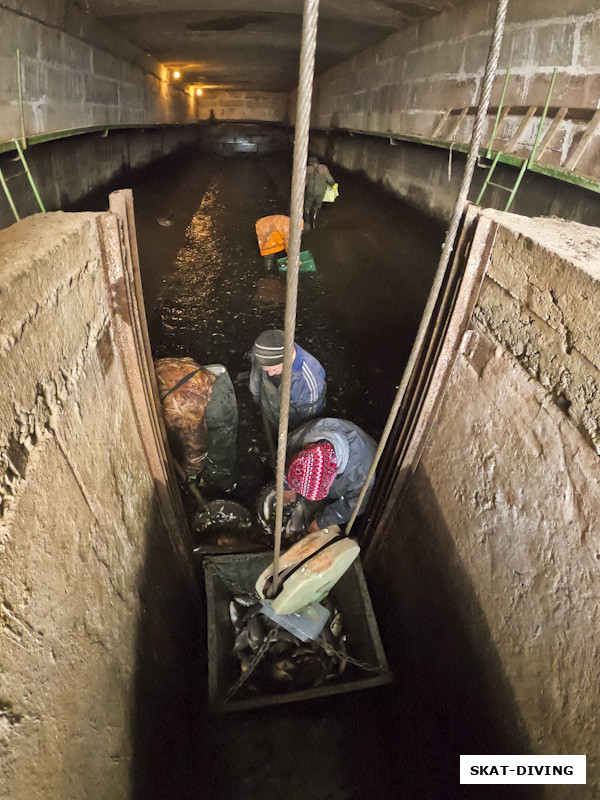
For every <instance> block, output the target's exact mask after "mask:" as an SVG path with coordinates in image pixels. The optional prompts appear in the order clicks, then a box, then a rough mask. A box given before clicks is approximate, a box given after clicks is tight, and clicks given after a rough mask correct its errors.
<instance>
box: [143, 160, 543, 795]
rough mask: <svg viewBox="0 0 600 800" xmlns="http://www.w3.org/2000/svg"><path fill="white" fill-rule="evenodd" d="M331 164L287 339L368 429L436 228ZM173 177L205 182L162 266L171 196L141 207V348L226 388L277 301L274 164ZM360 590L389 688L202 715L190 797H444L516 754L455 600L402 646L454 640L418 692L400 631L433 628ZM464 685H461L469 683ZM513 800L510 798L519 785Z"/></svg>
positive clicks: (413, 320)
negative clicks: (180, 360)
mask: <svg viewBox="0 0 600 800" xmlns="http://www.w3.org/2000/svg"><path fill="white" fill-rule="evenodd" d="M200 162H201V166H200ZM332 170H333V171H334V173H335V175H336V178H337V179H338V180H339V183H340V190H341V195H340V198H339V199H338V200H337V201H336V202H335V203H334V204H333V205H332V206H331V207H328V208H325V209H324V210H323V211H322V213H321V217H320V219H319V224H318V228H317V230H316V231H315V232H311V233H308V234H305V235H303V239H302V247H308V248H310V250H311V252H312V253H313V254H314V256H315V261H316V263H317V273H316V275H303V276H301V281H300V298H299V315H298V329H297V331H298V332H297V335H296V338H297V340H298V341H299V342H300V343H301V344H302V345H304V346H306V347H307V348H308V349H309V350H310V351H311V352H313V353H315V354H316V355H317V356H318V357H319V358H320V360H321V361H322V363H323V364H325V365H326V368H327V372H328V378H329V381H330V387H331V388H330V390H329V392H328V411H327V413H328V414H332V415H334V416H336V415H340V416H346V417H347V418H349V419H352V420H355V421H357V422H358V423H359V424H360V425H362V426H363V427H365V429H367V430H369V431H370V432H372V433H373V435H374V436H378V435H379V433H380V431H381V428H382V426H383V423H384V421H385V417H386V415H387V412H388V408H389V404H390V403H391V400H392V398H393V395H394V391H395V385H396V384H397V382H398V380H399V377H400V375H401V370H402V368H403V364H404V362H405V359H406V357H407V353H408V350H409V348H410V346H411V344H412V336H414V331H415V330H416V327H417V325H418V322H419V318H420V313H421V309H422V306H423V304H424V300H425V296H426V293H427V290H428V283H429V281H430V280H431V276H432V273H433V269H434V267H435V264H436V259H437V254H438V252H439V245H440V242H441V238H442V233H443V232H442V231H441V230H440V228H439V227H438V226H437V225H436V224H435V223H434V222H433V221H432V220H430V219H428V218H427V217H425V216H424V215H422V214H416V213H415V212H414V211H413V210H412V209H410V208H409V207H407V206H404V205H403V204H402V203H400V202H398V201H397V200H395V199H392V198H390V197H389V196H387V195H386V193H383V192H381V191H380V190H378V189H377V188H376V187H374V186H372V185H370V184H369V183H368V182H367V181H365V179H364V178H361V177H359V176H356V175H352V174H351V173H348V172H345V171H335V167H333V166H332ZM188 173H193V174H202V181H201V184H199V191H198V193H197V197H198V203H197V209H196V210H195V212H194V213H193V215H192V218H191V221H190V225H189V228H188V230H187V232H186V236H185V240H182V245H183V246H182V247H181V249H180V250H179V252H178V255H177V258H176V259H175V263H174V266H173V269H172V271H169V270H166V271H165V270H164V264H160V263H158V264H157V263H155V262H156V259H155V258H154V257H153V254H154V253H156V252H160V250H161V248H160V239H161V236H164V235H165V233H166V235H169V228H168V227H167V229H166V231H165V228H164V227H163V226H161V225H160V224H159V223H158V221H157V219H158V216H159V215H160V217H161V218H165V217H166V218H168V217H169V215H170V214H173V213H174V214H177V209H178V199H179V198H178V192H177V190H176V189H175V188H174V187H172V186H171V187H169V189H168V195H169V203H167V204H165V205H164V206H162V207H160V209H159V208H158V207H157V206H156V205H155V204H153V206H152V211H153V213H152V214H147V213H146V212H145V211H144V212H143V213H142V215H140V214H138V219H137V225H138V237H139V240H140V252H141V257H142V265H143V269H144V271H145V272H144V280H145V282H146V283H148V284H149V285H152V286H154V285H155V275H154V274H153V270H155V269H158V270H160V269H162V270H163V281H164V288H163V289H162V290H161V291H160V293H159V295H158V297H157V299H156V302H155V304H154V309H153V312H152V315H151V324H150V332H151V340H152V346H153V350H154V354H155V355H156V356H157V357H163V356H167V355H173V354H176V355H191V356H192V357H194V358H195V359H196V360H198V361H199V363H213V362H221V363H224V364H225V365H227V367H228V369H229V370H230V372H231V374H232V377H235V376H236V375H237V374H238V373H242V372H245V371H247V369H248V362H247V360H246V359H245V355H246V353H247V351H248V350H249V348H250V346H251V344H252V342H253V340H254V338H255V336H256V335H257V334H258V333H259V332H260V331H261V330H263V329H264V328H265V327H270V326H276V325H280V324H281V321H282V317H283V307H282V304H281V294H279V302H278V303H271V302H269V298H267V302H261V301H260V299H257V291H259V290H260V288H261V286H262V285H264V284H263V282H264V281H265V280H267V281H273V275H272V274H268V273H265V272H264V268H263V265H262V262H261V260H260V256H259V253H258V249H257V245H256V239H255V235H254V221H255V219H256V218H258V217H260V216H263V215H266V214H269V213H277V212H280V211H281V210H282V205H283V204H285V203H286V202H287V197H288V196H289V195H288V193H289V180H290V170H289V162H288V161H287V160H286V159H284V158H281V157H264V158H252V159H246V158H244V159H214V158H212V157H206V156H199V157H198V161H197V162H193V161H192V162H188ZM181 186H182V189H181V191H182V192H188V191H189V188H190V186H189V178H182V183H181ZM151 187H152V188H151ZM200 188H201V191H200ZM145 193H149V194H153V195H154V196H156V189H155V184H154V185H153V184H152V179H151V178H150V179H149V180H148V182H147V183H145V184H142V185H140V186H138V187H136V188H135V194H136V197H138V198H139V200H138V208H139V207H140V206H142V208H144V207H145ZM185 202H188V203H189V197H186V198H185ZM275 279H276V280H279V281H281V278H277V277H276V278H275ZM270 299H271V300H272V299H273V298H272V297H271V298H270ZM275 299H277V297H275ZM246 380H247V379H245V378H242V379H240V380H239V381H238V382H237V383H236V393H237V397H238V404H239V407H240V418H241V420H242V421H241V425H240V434H239V447H238V451H239V464H240V479H241V483H240V488H239V489H238V493H237V495H236V496H237V498H238V499H240V500H241V501H243V502H245V503H247V504H248V505H251V504H252V501H253V498H254V497H255V495H256V491H257V489H258V488H259V487H260V485H261V484H262V482H263V481H264V480H266V479H268V477H269V475H268V470H267V469H266V468H265V465H264V461H262V460H261V459H260V455H261V454H264V453H265V450H266V447H265V442H264V436H263V433H262V430H261V426H260V419H259V416H258V414H257V410H256V408H255V407H254V406H253V404H252V402H251V400H250V396H249V392H248V389H247V385H246ZM414 566H415V569H418V570H422V569H425V571H429V570H431V569H432V567H431V566H425V567H424V566H423V565H422V564H415V565H414ZM438 580H439V578H438ZM433 585H435V579H434V581H433ZM433 585H432V587H431V588H433ZM374 589H375V596H377V598H378V611H379V613H380V614H382V615H383V616H384V617H386V620H387V622H386V626H385V627H386V630H387V636H388V639H387V641H386V645H387V646H388V648H389V650H390V653H391V654H392V658H393V667H394V668H395V669H396V670H397V675H398V677H397V681H398V682H397V684H396V686H395V687H394V688H393V689H389V690H378V691H375V692H363V693H358V694H357V695H355V696H348V697H338V698H335V699H332V700H331V701H320V702H312V703H309V704H306V705H302V706H300V707H299V706H297V705H296V706H291V707H285V706H284V707H280V708H279V709H277V710H276V711H273V710H263V711H258V712H254V713H246V714H244V715H238V716H230V717H228V718H222V719H218V718H217V719H208V718H206V717H205V716H204V715H202V714H201V713H200V716H199V717H198V721H197V725H198V728H197V731H196V735H197V737H198V738H197V741H196V746H197V747H198V754H197V756H196V758H195V759H194V761H195V766H194V767H193V768H190V770H189V772H187V773H184V774H182V775H180V776H179V779H180V781H181V785H180V788H181V787H185V788H184V789H183V790H184V791H188V790H190V791H191V788H190V787H192V786H194V785H195V782H196V780H197V776H198V774H199V773H200V774H201V775H202V778H203V781H205V782H206V786H207V787H209V788H208V790H207V791H208V796H211V797H212V796H215V797H217V796H219V797H220V796H224V797H231V798H239V799H240V800H242V799H243V800H249V799H250V798H271V797H273V798H274V797H279V796H281V793H282V792H283V793H285V792H293V793H295V794H296V795H297V796H298V797H308V796H310V797H316V798H323V800H324V799H325V798H328V797H348V798H357V800H358V798H363V797H367V796H371V795H372V792H373V787H374V785H375V786H376V787H377V797H381V798H388V797H389V798H390V800H391V798H397V797H404V796H406V797H414V796H417V797H419V796H422V797H434V798H437V797H439V798H442V797H443V798H448V797H452V796H454V795H453V794H452V793H449V790H448V780H447V778H446V777H445V776H446V775H447V773H451V772H452V771H453V770H454V769H455V766H456V765H455V764H454V759H455V754H456V752H457V751H458V750H461V752H462V751H465V752H466V751H469V750H473V749H475V748H478V747H482V746H483V747H484V749H485V748H486V747H487V748H488V749H490V751H493V750H494V749H498V748H500V749H504V750H508V749H513V750H519V746H521V749H522V748H523V747H526V745H525V744H523V740H522V739H520V738H519V737H521V736H522V735H523V734H522V728H521V725H520V723H519V724H518V725H516V726H515V727H514V730H518V731H519V736H518V737H517V736H514V737H513V733H514V730H513V731H511V721H513V720H514V719H518V712H517V710H516V709H514V708H512V707H507V709H506V710H505V715H504V718H502V719H501V718H500V717H498V716H497V710H496V709H495V707H494V704H493V703H490V701H489V697H488V696H487V695H488V693H491V692H492V691H493V689H492V687H491V685H489V684H487V683H486V680H485V678H484V677H483V675H480V665H479V664H478V654H477V653H475V652H473V651H472V650H471V649H470V647H469V645H468V642H467V641H465V640H458V642H457V641H456V640H455V639H453V638H452V637H453V636H454V635H455V633H456V625H457V623H456V621H455V620H454V619H452V613H453V612H452V611H451V608H452V604H453V603H454V602H455V601H454V599H453V598H451V597H450V596H448V597H447V603H448V604H449V605H448V609H447V610H445V611H444V612H443V613H442V614H441V615H440V618H439V619H438V620H437V622H436V623H435V626H434V627H433V628H432V630H431V632H430V633H429V632H427V631H425V632H424V635H423V641H422V643H421V644H420V645H417V652H416V653H413V656H414V657H415V658H416V659H418V658H419V657H420V658H424V659H431V660H432V661H434V662H435V661H436V660H437V658H438V655H437V649H438V648H439V647H442V648H448V647H450V646H451V647H452V652H453V663H452V671H448V670H446V671H444V672H443V674H442V675H437V676H436V680H437V681H439V683H436V684H433V685H432V684H430V683H429V682H428V681H429V680H430V679H431V672H430V671H429V670H424V669H423V665H422V664H419V665H416V664H414V663H413V662H412V660H411V659H407V658H406V654H405V653H404V648H403V641H404V636H408V635H409V632H410V631H411V628H412V625H413V624H417V625H419V623H418V621H417V620H418V619H419V616H420V619H421V620H428V623H429V624H430V623H431V622H432V620H431V619H430V618H429V611H427V612H425V611H423V610H422V611H421V612H420V615H419V614H417V615H415V614H414V607H413V606H412V605H409V606H408V608H407V610H409V611H410V615H409V616H405V615H404V614H403V613H402V611H400V613H398V609H401V607H402V606H401V605H399V606H397V607H396V608H395V610H394V612H393V617H392V618H391V619H390V618H389V614H390V608H388V607H386V601H385V596H386V589H385V587H383V586H375V587H374ZM417 603H418V601H417ZM436 608H437V609H438V610H439V609H440V606H438V605H437V604H436ZM413 615H414V616H413ZM411 616H412V619H411ZM445 623H446V624H448V626H449V628H448V633H445V632H444V628H445ZM451 643H452V644H451ZM418 654H420V655H418ZM421 674H427V680H421V678H420V675H421ZM434 674H435V672H434ZM464 674H469V675H470V679H469V680H468V681H466V682H464V681H463V680H462V676H463V675H464ZM433 698H435V703H434V705H432V699H433ZM466 708H468V709H470V710H469V711H468V712H466V711H465V709H466ZM482 742H485V744H484V745H482ZM432 762H435V767H432ZM408 764H410V765H411V766H410V767H407V765H408ZM425 773H427V776H426V777H424V776H425ZM149 774H150V775H152V772H151V771H150V773H149ZM146 777H147V778H148V782H147V783H144V784H143V786H144V791H145V792H147V793H148V796H153V795H152V791H153V788H152V785H153V780H152V778H151V777H148V776H146ZM188 782H189V783H188ZM155 796H157V797H158V796H160V794H157V795H155ZM456 796H457V797H458V796H459V794H456ZM489 796H490V797H494V796H495V794H494V793H493V792H492V793H491V794H490V795H489ZM497 796H498V797H500V796H502V795H501V794H500V793H499V794H498V795H497ZM513 796H514V797H520V796H521V795H520V794H519V792H518V790H517V791H516V792H515V793H514V794H513ZM522 796H523V797H526V796H527V797H529V798H533V797H535V796H536V794H535V793H532V792H531V791H530V792H529V793H528V794H523V795H522Z"/></svg>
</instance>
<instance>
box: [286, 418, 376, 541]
mask: <svg viewBox="0 0 600 800" xmlns="http://www.w3.org/2000/svg"><path fill="white" fill-rule="evenodd" d="M376 449H377V444H376V442H375V440H374V439H372V438H371V437H370V436H369V435H368V434H366V433H365V432H364V431H363V430H362V429H361V428H359V427H358V425H354V424H353V423H352V422H348V421H347V420H345V419H335V418H333V417H325V418H322V419H313V420H311V421H310V422H305V423H304V425H301V426H300V427H299V428H298V429H297V430H295V431H293V432H292V433H290V435H289V438H288V447H287V455H288V464H287V470H286V483H287V491H286V492H285V493H284V499H285V501H286V502H292V501H293V500H294V499H296V494H298V495H300V496H301V497H303V498H304V499H305V500H309V501H312V505H311V507H312V517H313V519H312V521H311V522H310V523H309V525H308V531H309V532H311V531H317V530H320V529H322V528H326V527H327V526H328V525H344V524H345V523H346V522H348V520H349V519H350V517H351V516H352V512H353V510H354V506H355V505H356V501H357V500H358V496H359V494H360V491H361V489H362V487H363V484H364V482H365V478H366V477H367V474H368V472H369V470H370V468H371V464H372V463H373V459H374V458H375V451H376ZM372 483H373V482H372ZM372 483H371V486H369V489H368V491H367V493H366V495H365V498H364V500H363V502H362V504H361V507H360V510H359V512H358V513H359V514H362V512H363V511H364V510H365V508H366V505H367V501H368V499H369V495H370V494H371V489H372Z"/></svg>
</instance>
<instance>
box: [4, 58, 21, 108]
mask: <svg viewBox="0 0 600 800" xmlns="http://www.w3.org/2000/svg"><path fill="white" fill-rule="evenodd" d="M18 96H19V84H18V80H17V62H16V59H14V58H13V57H12V56H5V55H0V98H1V99H0V106H4V105H5V104H6V105H8V103H9V102H10V101H11V100H14V99H16V98H18Z"/></svg>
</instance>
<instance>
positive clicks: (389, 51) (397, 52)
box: [376, 26, 416, 63]
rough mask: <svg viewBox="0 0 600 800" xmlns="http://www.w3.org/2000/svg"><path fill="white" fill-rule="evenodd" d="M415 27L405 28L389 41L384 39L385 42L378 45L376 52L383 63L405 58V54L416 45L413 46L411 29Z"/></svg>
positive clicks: (389, 37)
mask: <svg viewBox="0 0 600 800" xmlns="http://www.w3.org/2000/svg"><path fill="white" fill-rule="evenodd" d="M415 27H416V26H410V27H408V28H403V29H402V30H401V31H399V32H398V33H394V34H392V35H391V36H388V37H387V39H384V40H383V42H381V43H380V44H378V45H377V51H376V52H377V56H378V58H379V60H380V61H381V63H384V62H386V61H397V60H401V59H402V58H403V56H404V53H406V52H407V50H410V48H411V47H412V46H414V44H412V39H413V36H412V35H411V28H415Z"/></svg>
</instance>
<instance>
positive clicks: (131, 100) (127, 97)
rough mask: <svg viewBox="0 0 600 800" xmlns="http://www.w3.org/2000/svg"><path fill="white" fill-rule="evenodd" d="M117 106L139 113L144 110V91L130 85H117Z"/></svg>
mask: <svg viewBox="0 0 600 800" xmlns="http://www.w3.org/2000/svg"><path fill="white" fill-rule="evenodd" d="M118 90H119V93H118V96H119V99H118V105H119V107H125V108H127V109H129V111H141V110H142V109H143V108H144V90H143V88H140V87H139V86H132V85H131V84H119V86H118Z"/></svg>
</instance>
